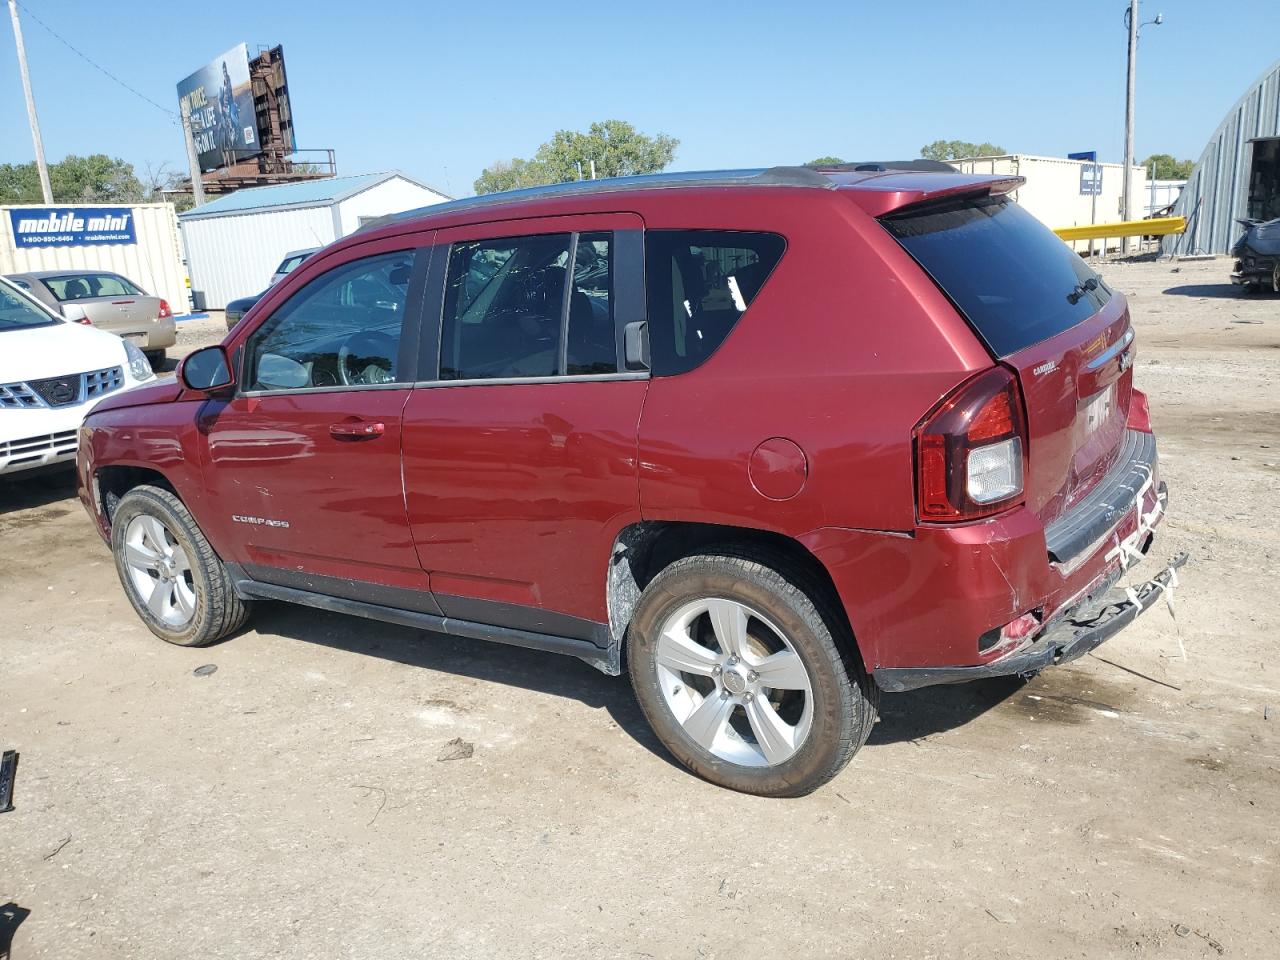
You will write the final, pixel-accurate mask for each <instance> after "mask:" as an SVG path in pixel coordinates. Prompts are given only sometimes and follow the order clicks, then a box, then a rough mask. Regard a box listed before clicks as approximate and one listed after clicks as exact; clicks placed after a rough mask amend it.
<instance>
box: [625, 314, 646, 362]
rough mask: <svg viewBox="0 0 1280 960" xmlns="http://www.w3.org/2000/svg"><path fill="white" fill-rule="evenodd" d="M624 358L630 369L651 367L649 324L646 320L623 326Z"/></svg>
mask: <svg viewBox="0 0 1280 960" xmlns="http://www.w3.org/2000/svg"><path fill="white" fill-rule="evenodd" d="M622 359H623V362H624V363H625V364H626V367H627V369H628V370H648V369H649V324H648V323H647V322H646V321H644V320H637V321H635V322H634V323H628V324H627V325H626V326H625V327H623V328H622Z"/></svg>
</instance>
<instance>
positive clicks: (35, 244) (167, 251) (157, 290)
mask: <svg viewBox="0 0 1280 960" xmlns="http://www.w3.org/2000/svg"><path fill="white" fill-rule="evenodd" d="M126 214H127V220H124V219H123V218H124V217H125V215H126ZM98 218H102V219H104V220H109V221H111V223H112V224H113V225H114V227H113V229H112V230H109V231H108V230H100V229H95V224H94V220H95V219H98ZM122 220H123V224H122ZM121 226H122V229H115V228H116V227H121ZM42 270H68V271H71V270H105V271H107V272H109V273H118V274H121V275H122V276H124V277H127V278H128V279H130V280H132V281H133V282H134V283H136V284H137V285H138V286H140V287H142V289H143V290H145V291H146V292H147V293H151V294H155V295H156V296H157V297H164V299H165V300H167V301H169V304H170V306H172V308H173V311H174V312H175V313H186V312H187V310H188V294H187V272H186V270H185V269H183V266H182V252H181V249H180V248H179V246H178V221H177V219H176V218H175V216H174V212H173V204H171V203H135V204H128V205H121V204H105V203H71V204H57V205H54V206H51V207H46V206H38V205H35V204H22V205H15V206H5V207H0V274H10V273H37V272H39V271H42Z"/></svg>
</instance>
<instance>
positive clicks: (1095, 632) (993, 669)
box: [875, 553, 1187, 693]
mask: <svg viewBox="0 0 1280 960" xmlns="http://www.w3.org/2000/svg"><path fill="white" fill-rule="evenodd" d="M1186 562H1187V554H1186V553H1179V554H1178V555H1177V556H1175V557H1174V558H1173V559H1172V560H1171V561H1169V565H1168V566H1167V567H1165V568H1164V569H1163V570H1162V571H1160V573H1158V574H1156V575H1155V576H1154V577H1152V578H1151V579H1150V580H1148V581H1147V582H1146V583H1143V584H1141V585H1139V586H1137V587H1130V588H1128V589H1126V590H1118V589H1116V588H1115V578H1110V579H1109V582H1106V583H1104V584H1103V585H1102V586H1101V587H1100V588H1099V589H1098V590H1097V591H1096V593H1095V594H1094V595H1093V596H1090V597H1089V598H1087V599H1086V600H1084V601H1083V602H1082V603H1080V604H1079V605H1078V606H1077V607H1075V609H1073V610H1070V611H1068V613H1067V614H1066V615H1065V616H1063V617H1061V618H1059V619H1058V620H1055V621H1054V622H1053V623H1051V624H1050V625H1049V626H1048V627H1047V628H1046V629H1045V630H1044V631H1043V632H1042V633H1041V634H1040V635H1039V636H1038V637H1036V639H1034V640H1033V641H1032V642H1031V643H1030V644H1028V645H1027V646H1025V647H1022V648H1021V649H1018V650H1014V651H1013V652H1011V653H1009V654H1007V655H1006V656H1003V657H1001V658H1000V659H999V660H993V661H992V662H990V663H983V664H977V665H974V666H963V667H900V668H881V669H879V670H877V671H876V672H875V679H876V683H877V685H879V687H880V689H882V690H884V691H885V692H886V693H904V692H906V691H907V690H916V689H918V688H920V687H928V686H933V685H935V684H941V683H967V682H968V681H970V680H982V679H986V678H989V677H1007V676H1015V675H1016V676H1022V677H1025V676H1031V675H1032V674H1035V673H1038V672H1039V671H1041V670H1043V669H1044V668H1045V667H1049V666H1053V665H1054V664H1057V663H1066V662H1068V661H1070V660H1075V659H1076V658H1078V657H1082V656H1084V655H1085V654H1086V653H1088V652H1089V651H1090V650H1093V649H1095V648H1097V647H1098V646H1099V645H1101V644H1102V643H1104V642H1105V641H1107V640H1109V639H1110V638H1111V637H1113V636H1114V635H1115V634H1117V633H1119V632H1120V631H1121V630H1123V629H1124V628H1125V627H1127V626H1128V625H1129V624H1131V623H1132V622H1133V621H1134V620H1136V619H1137V618H1138V617H1139V616H1140V615H1141V614H1143V613H1145V612H1146V611H1147V610H1149V609H1150V608H1151V607H1152V606H1153V605H1154V604H1155V603H1156V601H1157V600H1159V599H1160V598H1161V597H1162V596H1164V597H1166V598H1168V596H1169V595H1170V594H1171V593H1172V591H1173V588H1174V586H1176V585H1177V582H1178V575H1177V569H1178V568H1179V567H1181V566H1182V565H1183V564H1184V563H1186ZM1118 573H1119V571H1117V573H1116V576H1117V577H1118Z"/></svg>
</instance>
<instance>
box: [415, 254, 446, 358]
mask: <svg viewBox="0 0 1280 960" xmlns="http://www.w3.org/2000/svg"><path fill="white" fill-rule="evenodd" d="M452 256H453V245H452V244H447V243H445V244H433V245H432V246H431V261H430V264H429V265H428V267H427V272H426V276H425V280H424V290H423V294H422V309H421V310H420V311H419V322H418V331H419V332H418V369H417V374H418V376H417V378H416V379H417V380H418V381H423V380H438V379H440V344H441V329H442V327H443V324H444V294H445V283H446V280H447V278H448V272H449V259H450V258H451V257H452Z"/></svg>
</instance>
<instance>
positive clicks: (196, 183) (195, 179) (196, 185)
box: [10, 0, 204, 207]
mask: <svg viewBox="0 0 1280 960" xmlns="http://www.w3.org/2000/svg"><path fill="white" fill-rule="evenodd" d="M10 2H12V0H10ZM181 106H182V139H183V140H185V141H186V144H187V168H188V171H189V172H190V174H191V199H192V200H194V201H195V205H196V206H197V207H198V206H200V205H201V204H202V203H204V177H202V176H201V175H200V157H199V155H198V154H197V153H196V141H195V138H194V137H193V136H192V134H191V104H190V102H188V100H187V99H186V98H185V97H183V99H182V102H181Z"/></svg>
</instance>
